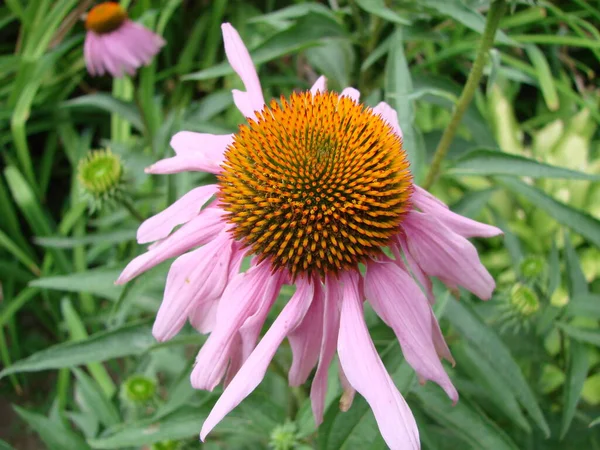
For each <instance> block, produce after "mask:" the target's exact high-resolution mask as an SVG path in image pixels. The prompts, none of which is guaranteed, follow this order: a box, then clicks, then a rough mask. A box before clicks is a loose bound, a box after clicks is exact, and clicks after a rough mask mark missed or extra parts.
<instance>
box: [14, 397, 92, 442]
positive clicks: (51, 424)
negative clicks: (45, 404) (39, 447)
mask: <svg viewBox="0 0 600 450" xmlns="http://www.w3.org/2000/svg"><path fill="white" fill-rule="evenodd" d="M13 408H14V410H15V411H16V413H17V414H18V415H19V416H21V418H22V419H23V420H24V421H25V422H27V424H28V425H29V426H30V427H31V428H33V430H34V431H35V432H36V433H37V434H39V435H40V438H41V439H42V441H44V443H45V444H46V445H47V446H48V448H49V449H50V450H86V449H89V448H90V447H89V446H88V445H87V444H86V443H85V441H84V440H83V439H82V438H81V437H79V435H77V434H75V433H74V432H73V431H71V430H70V429H68V428H66V427H65V426H64V425H63V424H62V422H61V421H59V420H51V419H49V418H47V417H46V416H42V415H41V414H38V413H33V412H30V411H27V410H26V409H23V408H20V407H18V406H16V405H13Z"/></svg>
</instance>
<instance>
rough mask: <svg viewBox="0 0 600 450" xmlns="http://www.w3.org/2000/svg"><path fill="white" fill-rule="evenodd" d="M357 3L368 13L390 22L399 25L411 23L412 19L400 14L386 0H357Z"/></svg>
mask: <svg viewBox="0 0 600 450" xmlns="http://www.w3.org/2000/svg"><path fill="white" fill-rule="evenodd" d="M356 4H357V5H358V6H360V7H361V8H362V9H364V10H365V11H367V12H368V13H371V14H373V15H374V16H377V17H381V18H382V19H385V20H387V21H388V22H394V23H397V24H398V25H410V20H408V19H406V18H404V17H402V16H400V15H399V14H397V13H396V11H394V10H393V9H390V8H388V7H387V6H386V4H385V1H384V0H356Z"/></svg>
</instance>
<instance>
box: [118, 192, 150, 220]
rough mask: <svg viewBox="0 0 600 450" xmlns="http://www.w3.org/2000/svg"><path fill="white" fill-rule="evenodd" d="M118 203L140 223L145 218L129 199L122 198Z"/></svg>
mask: <svg viewBox="0 0 600 450" xmlns="http://www.w3.org/2000/svg"><path fill="white" fill-rule="evenodd" d="M120 203H121V205H123V207H124V208H125V209H126V210H127V211H128V212H129V214H131V216H132V217H133V218H134V219H135V220H137V221H138V222H140V223H142V222H143V221H144V220H145V219H144V216H142V215H141V214H140V212H139V211H138V210H137V209H135V206H133V203H131V201H130V200H129V199H126V198H122V199H121V201H120Z"/></svg>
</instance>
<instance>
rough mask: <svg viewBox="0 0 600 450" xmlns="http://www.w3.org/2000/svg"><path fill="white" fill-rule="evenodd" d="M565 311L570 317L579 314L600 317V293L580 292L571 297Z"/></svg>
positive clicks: (593, 317) (580, 315)
mask: <svg viewBox="0 0 600 450" xmlns="http://www.w3.org/2000/svg"><path fill="white" fill-rule="evenodd" d="M564 312H565V314H566V315H567V316H569V317H573V316H579V317H589V318H591V319H600V295H598V294H580V295H576V296H574V297H571V298H570V299H569V303H567V306H566V307H565V310H564Z"/></svg>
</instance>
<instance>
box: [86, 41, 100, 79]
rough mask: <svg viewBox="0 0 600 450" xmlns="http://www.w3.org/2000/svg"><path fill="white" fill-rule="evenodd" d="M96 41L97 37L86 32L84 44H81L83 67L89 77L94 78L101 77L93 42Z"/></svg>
mask: <svg viewBox="0 0 600 450" xmlns="http://www.w3.org/2000/svg"><path fill="white" fill-rule="evenodd" d="M97 39H98V35H97V34H96V33H93V32H91V31H88V32H87V33H86V35H85V42H84V43H83V59H84V60H85V67H86V68H87V71H88V72H89V74H90V75H92V76H96V75H101V73H100V72H101V71H102V66H99V67H98V68H96V67H97V64H98V62H97V56H96V52H95V41H96V40H97Z"/></svg>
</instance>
